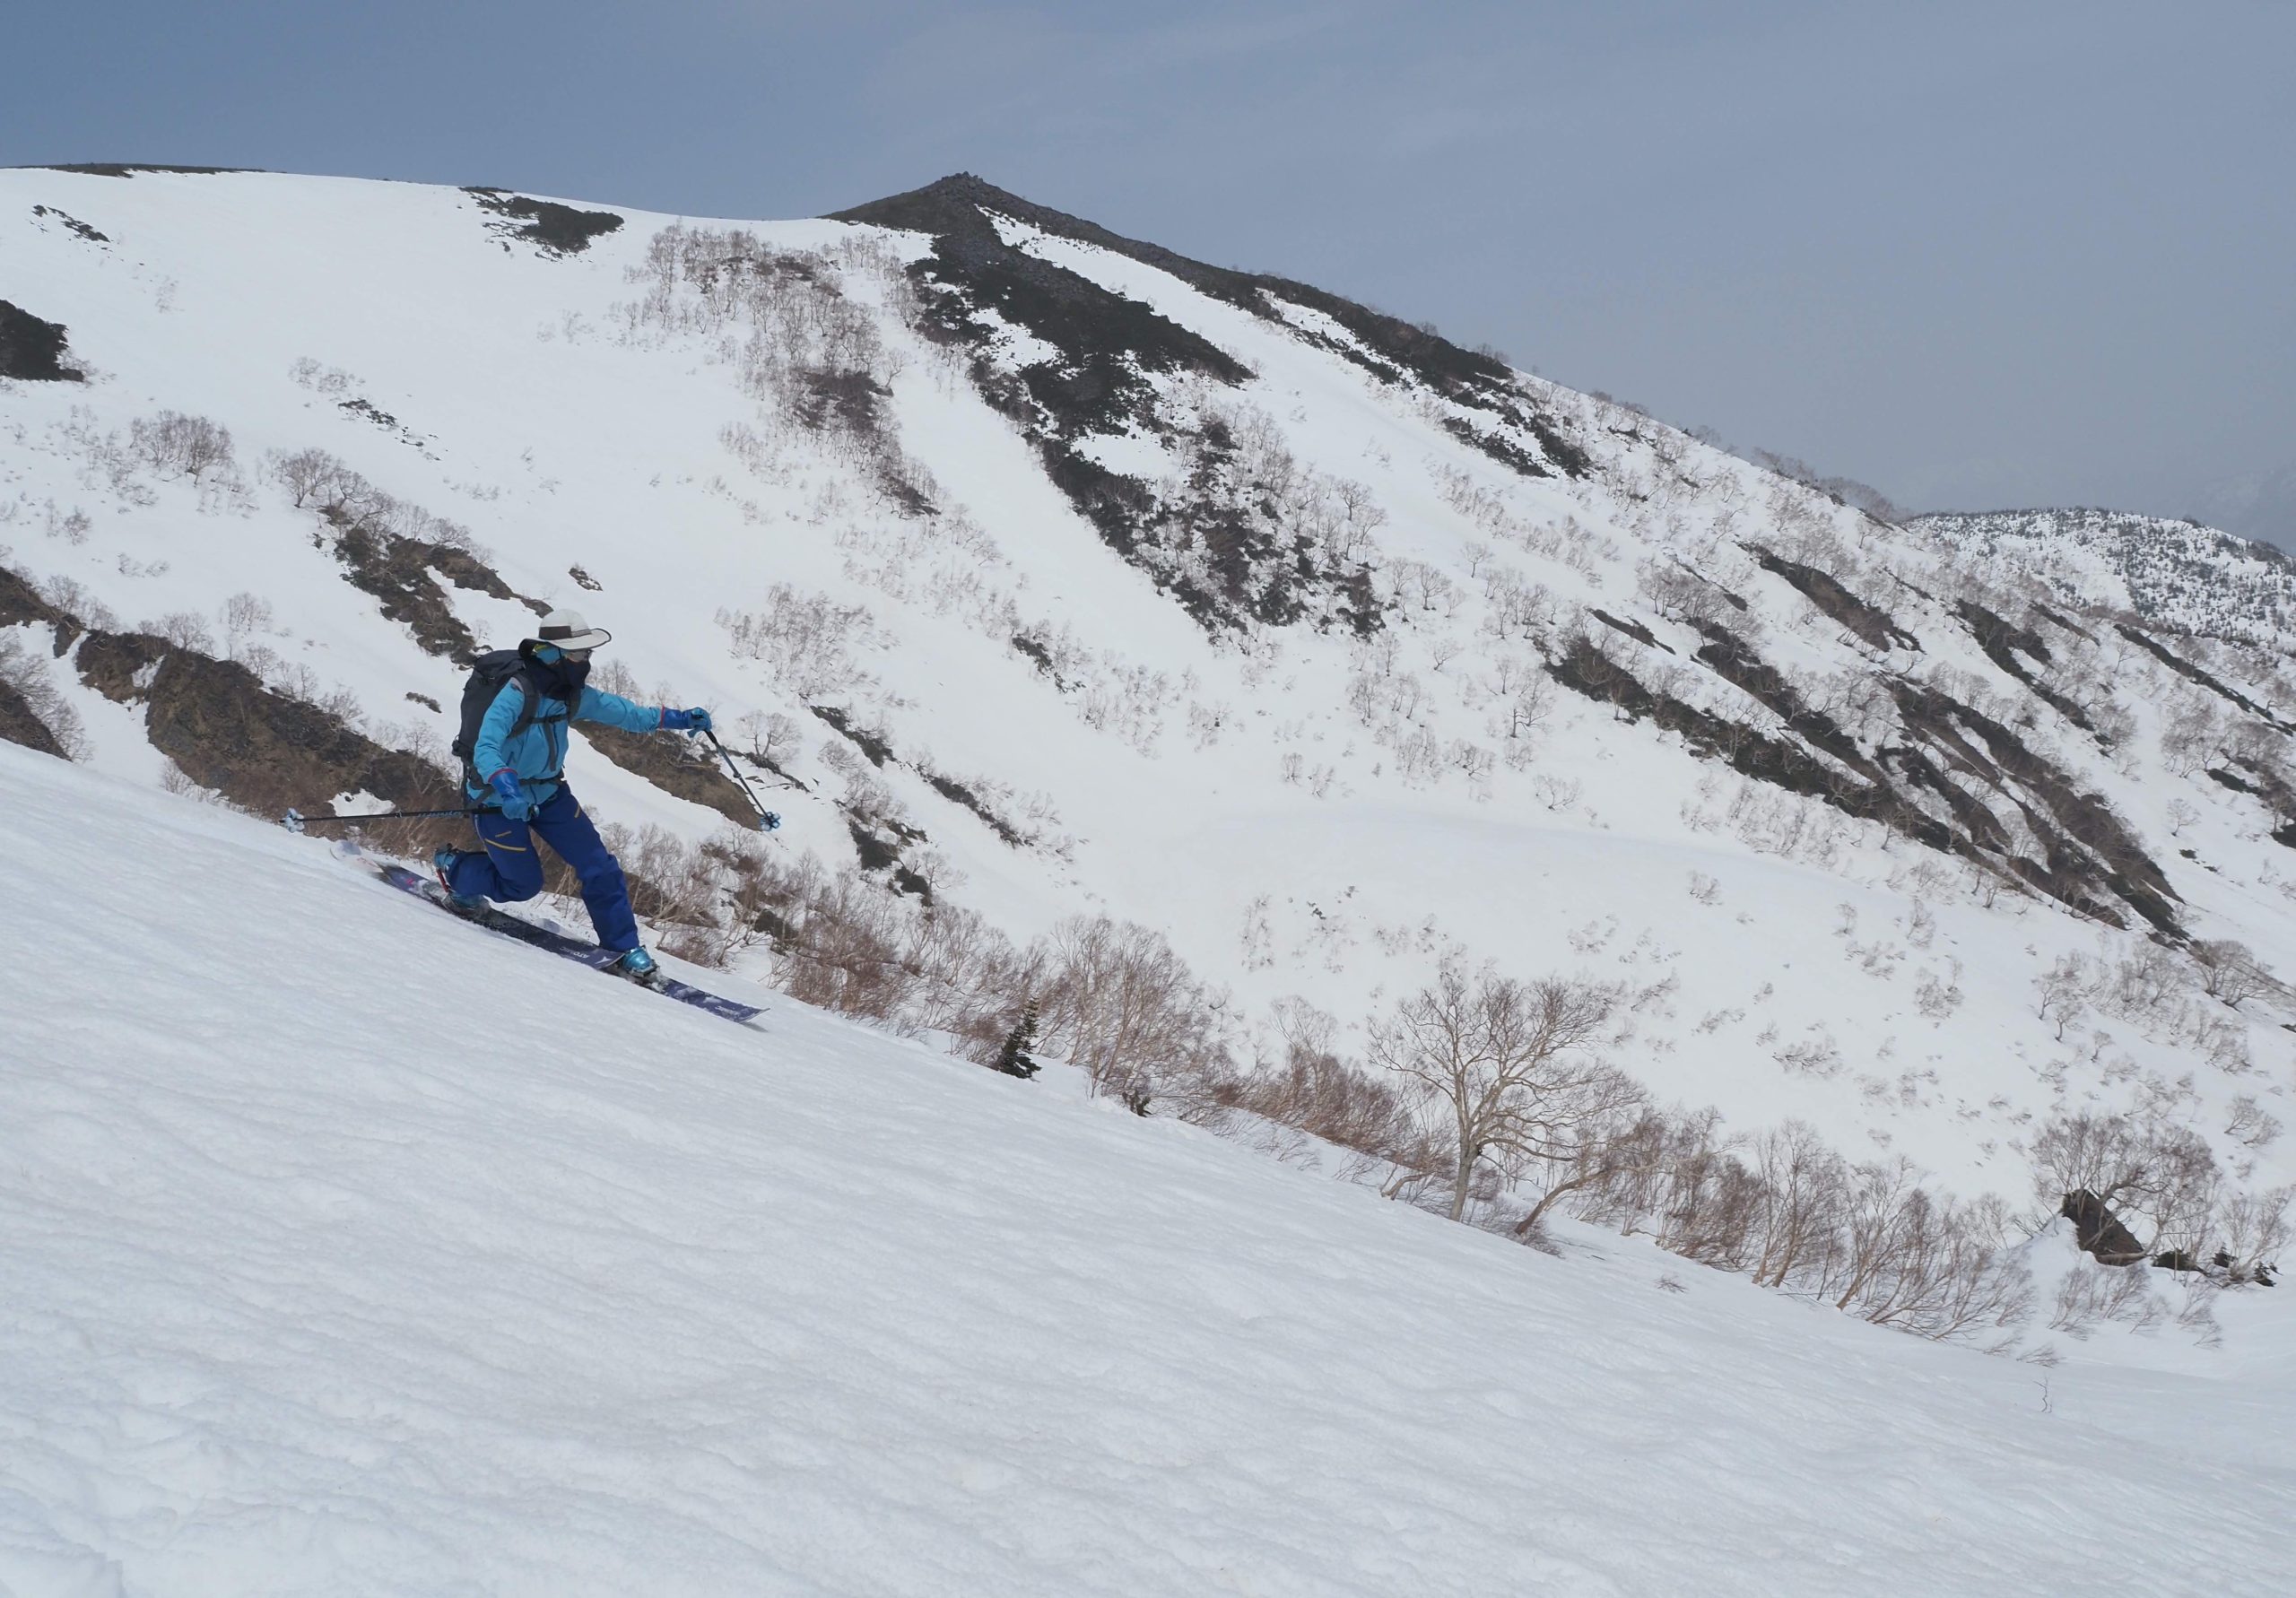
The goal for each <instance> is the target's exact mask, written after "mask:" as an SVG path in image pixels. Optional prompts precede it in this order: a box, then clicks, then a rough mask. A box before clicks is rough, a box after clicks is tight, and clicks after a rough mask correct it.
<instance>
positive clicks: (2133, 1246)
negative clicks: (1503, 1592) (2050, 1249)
mask: <svg viewBox="0 0 2296 1598" xmlns="http://www.w3.org/2000/svg"><path fill="white" fill-rule="evenodd" d="M2057 1213H2058V1214H2060V1215H2062V1216H2064V1217H2065V1218H2066V1220H2070V1221H2071V1222H2072V1223H2073V1237H2074V1241H2075V1242H2076V1243H2078V1244H2080V1246H2082V1247H2083V1249H2085V1250H2087V1251H2088V1252H2089V1253H2091V1254H2092V1255H2096V1256H2097V1263H2098V1264H2100V1265H2133V1264H2135V1263H2136V1262H2137V1261H2138V1260H2141V1259H2143V1258H2144V1246H2143V1245H2141V1244H2139V1243H2138V1242H2137V1240H2136V1238H2135V1234H2133V1233H2132V1232H2130V1231H2129V1229H2127V1228H2126V1227H2125V1226H2123V1225H2122V1224H2121V1223H2120V1218H2119V1217H2118V1216H2117V1215H2115V1214H2114V1213H2113V1212H2112V1211H2111V1210H2110V1209H2109V1208H2108V1207H2107V1206H2106V1203H2105V1201H2104V1200H2102V1199H2100V1198H2099V1197H2098V1196H2097V1195H2096V1194H2093V1193H2091V1192H2090V1191H2089V1190H2088V1189H2087V1188H2085V1187H2083V1188H2081V1189H2079V1190H2078V1191H2076V1192H2074V1193H2068V1194H2066V1195H2065V1203H2063V1204H2062V1205H2060V1206H2059V1207H2058V1210H2057Z"/></svg>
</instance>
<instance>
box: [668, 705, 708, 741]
mask: <svg viewBox="0 0 2296 1598" xmlns="http://www.w3.org/2000/svg"><path fill="white" fill-rule="evenodd" d="M713 725H715V724H714V723H712V722H711V721H710V719H709V711H707V710H704V709H703V708H701V707H700V706H699V705H696V706H695V707H694V708H692V709H691V710H668V709H665V710H664V711H663V712H662V730H663V731H664V732H668V733H684V734H689V735H691V734H695V733H707V732H709V730H710V729H711V728H712V726H713Z"/></svg>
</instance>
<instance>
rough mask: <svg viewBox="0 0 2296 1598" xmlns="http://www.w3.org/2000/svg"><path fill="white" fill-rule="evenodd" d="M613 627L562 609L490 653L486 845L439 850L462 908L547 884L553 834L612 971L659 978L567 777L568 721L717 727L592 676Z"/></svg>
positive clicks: (475, 745) (704, 716) (471, 695)
mask: <svg viewBox="0 0 2296 1598" xmlns="http://www.w3.org/2000/svg"><path fill="white" fill-rule="evenodd" d="M612 637H613V634H612V633H609V632H607V631H606V630H604V628H601V627H592V626H591V625H590V624H589V623H588V622H587V621H584V620H583V619H582V617H581V615H580V614H579V612H574V611H552V612H551V613H550V614H549V615H547V616H544V618H543V619H542V625H541V626H540V627H538V628H536V629H535V635H534V636H533V637H532V638H527V639H526V640H525V641H523V642H522V643H520V644H519V646H518V647H517V648H516V649H497V650H494V651H492V652H491V653H489V654H486V655H482V656H479V658H478V660H477V662H476V663H475V664H474V665H473V666H472V668H471V673H470V680H469V681H468V682H466V683H465V684H464V687H463V705H462V712H463V716H462V732H461V734H460V735H459V736H457V738H456V740H455V745H454V749H455V753H457V755H459V756H461V757H462V761H463V789H464V792H465V794H466V795H468V797H469V798H470V800H471V802H472V804H473V806H474V814H473V816H472V818H471V820H472V823H473V825H474V826H475V827H476V828H477V829H478V841H479V842H480V843H482V844H483V845H484V846H485V847H483V848H482V849H440V850H439V852H438V853H437V854H435V855H431V864H433V865H435V866H436V867H437V868H438V872H439V883H440V884H441V885H442V886H443V887H444V888H445V889H446V890H447V895H448V898H449V899H451V900H452V901H453V902H454V904H455V906H456V908H458V909H465V910H469V909H476V908H478V907H479V906H481V905H482V904H483V903H485V902H486V901H487V900H489V899H493V900H496V901H498V902H504V903H515V902H516V901H517V900H519V899H532V898H533V897H534V896H535V894H537V893H540V892H541V891H542V858H541V856H540V855H539V853H538V852H537V844H538V843H546V844H548V845H549V846H550V847H551V848H552V851H553V852H555V853H556V854H557V855H558V857H559V858H560V859H561V860H563V861H565V862H566V864H569V865H570V866H572V867H573V868H574V874H575V875H576V876H578V877H579V878H580V879H581V880H582V902H583V904H584V905H586V906H587V907H588V909H589V912H590V925H591V926H592V927H593V928H595V929H596V932H597V934H598V946H599V947H600V948H602V949H605V950H607V951H614V952H618V953H619V954H620V955H621V958H620V959H619V960H615V961H614V962H613V964H612V965H611V966H609V967H608V968H607V969H609V970H611V971H613V972H614V973H615V974H616V975H618V976H622V977H629V978H631V980H633V981H636V982H642V983H645V984H647V985H648V986H652V985H653V984H655V983H657V982H659V981H660V980H661V977H662V972H661V968H660V967H659V966H658V965H657V964H656V963H655V960H654V957H653V956H652V955H650V954H648V953H647V952H646V951H645V949H644V947H643V946H642V945H641V944H640V943H639V941H638V917H637V916H635V915H634V914H633V913H632V912H631V908H630V884H629V883H628V882H625V881H624V880H623V878H622V863H621V862H620V861H618V860H616V859H615V858H614V857H613V853H612V852H611V851H609V850H608V849H607V847H606V846H605V840H604V838H600V837H599V836H598V829H597V828H596V826H595V825H593V824H592V823H591V821H590V818H589V816H588V815H587V814H586V813H585V812H583V809H582V805H581V802H580V801H578V799H576V798H575V797H574V790H573V789H571V788H570V787H568V786H566V781H565V773H566V740H567V731H566V728H567V724H568V723H569V722H574V721H596V722H604V724H605V725H608V726H614V727H620V728H622V730H623V731H624V732H630V733H651V732H657V731H661V730H664V729H667V730H668V731H670V732H674V733H684V734H687V735H688V736H691V735H692V734H696V733H706V732H708V731H709V730H710V720H709V711H707V710H704V709H701V708H698V707H697V708H693V709H691V710H674V709H670V708H667V707H657V706H652V705H633V704H631V702H630V701H629V700H628V699H622V698H621V697H620V696H619V695H615V694H610V693H602V692H600V691H599V690H597V689H595V688H591V687H588V686H587V685H586V679H587V678H588V676H589V674H590V652H591V651H592V650H593V649H596V648H597V647H599V646H600V645H602V644H604V643H605V642H606V641H607V640H608V639H610V638H612Z"/></svg>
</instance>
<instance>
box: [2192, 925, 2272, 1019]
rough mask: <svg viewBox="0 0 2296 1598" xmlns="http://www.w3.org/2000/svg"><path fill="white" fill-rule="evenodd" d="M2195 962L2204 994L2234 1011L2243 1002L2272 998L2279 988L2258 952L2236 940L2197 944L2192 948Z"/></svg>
mask: <svg viewBox="0 0 2296 1598" xmlns="http://www.w3.org/2000/svg"><path fill="white" fill-rule="evenodd" d="M2192 958H2193V960H2194V962H2195V963H2196V964H2197V965H2198V966H2199V967H2200V986H2201V990H2202V991H2203V992H2204V993H2205V994H2208V996H2209V997H2210V998H2212V999H2221V1000H2222V1001H2223V1002H2224V1003H2225V1004H2226V1005H2227V1006H2228V1007H2230V1008H2231V1009H2234V1010H2238V1009H2239V1007H2240V1001H2241V1000H2243V999H2253V998H2255V997H2257V995H2258V994H2268V993H2270V992H2271V991H2272V990H2273V989H2274V987H2276V986H2279V985H2278V984H2277V983H2275V982H2274V980H2273V978H2272V973H2271V972H2269V971H2268V970H2266V968H2265V965H2264V962H2263V961H2262V960H2258V959H2257V955H2256V951H2255V950H2253V949H2251V948H2249V947H2248V945H2247V944H2246V943H2243V942H2239V941H2237V940H2235V939H2232V938H2213V939H2205V940H2203V941H2202V942H2196V943H2195V944H2194V945H2193V946H2192Z"/></svg>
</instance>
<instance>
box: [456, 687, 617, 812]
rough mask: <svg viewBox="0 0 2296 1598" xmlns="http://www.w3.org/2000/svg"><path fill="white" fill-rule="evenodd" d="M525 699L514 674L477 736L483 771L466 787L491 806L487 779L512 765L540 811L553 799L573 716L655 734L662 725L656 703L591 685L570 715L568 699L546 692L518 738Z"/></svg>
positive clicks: (476, 762) (476, 757)
mask: <svg viewBox="0 0 2296 1598" xmlns="http://www.w3.org/2000/svg"><path fill="white" fill-rule="evenodd" d="M525 705H526V686H525V684H523V683H522V682H519V681H518V679H517V678H516V677H513V678H511V679H510V681H509V682H505V683H504V684H503V685H502V687H501V690H500V692H498V693H496V694H495V696H494V702H493V703H492V704H491V705H489V706H488V707H487V708H486V716H485V718H484V719H483V720H482V721H481V722H480V723H479V724H478V738H477V742H476V744H475V748H474V753H473V754H472V757H471V762H470V763H471V769H473V770H474V771H475V772H477V773H478V780H477V781H476V782H475V783H465V784H464V785H463V791H464V792H465V793H466V794H468V795H470V797H471V799H472V800H473V801H474V803H480V804H483V805H486V806H487V807H488V808H490V809H491V808H492V807H493V806H492V803H491V802H492V801H493V799H494V794H493V790H492V789H491V788H489V787H488V786H486V784H487V782H488V780H489V779H491V777H493V775H494V774H495V773H496V772H497V771H504V770H508V771H515V772H517V776H518V782H519V786H522V787H524V788H525V789H526V798H527V799H528V801H529V802H531V803H533V805H534V807H535V809H536V810H540V809H541V808H542V807H543V806H544V805H545V804H547V803H550V802H551V800H552V797H553V796H555V795H556V794H557V793H558V786H559V779H560V778H561V777H563V776H564V775H565V773H566V724H567V722H568V721H569V720H572V721H602V722H604V723H605V724H606V725H608V726H613V727H620V728H622V730H623V731H624V732H628V733H651V732H654V731H656V730H657V729H658V728H659V727H660V726H661V725H662V712H661V710H660V709H659V708H657V707H656V706H652V705H633V704H631V702H630V701H629V700H628V699H623V698H622V697H621V696H620V695H618V694H611V693H601V692H599V691H598V690H596V689H595V688H587V687H586V688H584V689H583V690H582V692H581V694H580V696H579V698H578V699H576V701H575V703H574V705H573V708H572V711H571V714H569V710H568V707H567V704H566V701H564V700H563V699H552V698H551V697H550V696H548V695H544V697H543V699H542V702H541V703H540V704H538V705H536V706H535V716H534V720H533V721H532V722H530V723H529V724H528V725H527V726H526V730H525V731H524V732H522V733H519V734H517V735H516V736H515V737H514V736H512V734H511V732H510V729H511V728H512V727H513V726H514V725H517V720H518V712H519V711H520V710H521V709H522V708H524V707H525Z"/></svg>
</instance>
